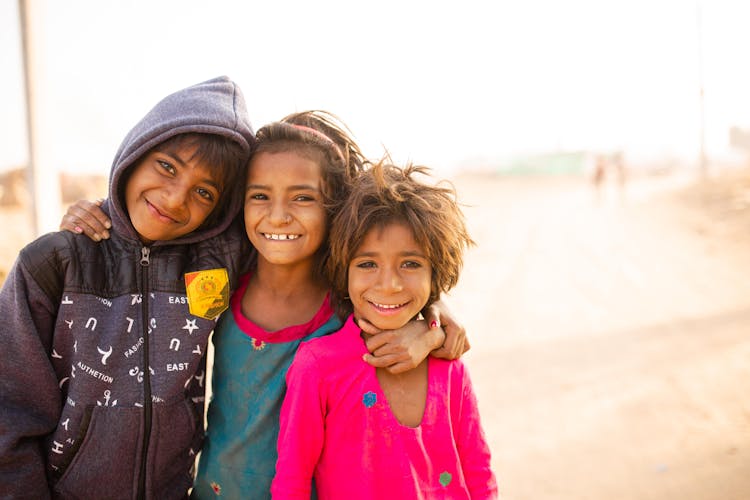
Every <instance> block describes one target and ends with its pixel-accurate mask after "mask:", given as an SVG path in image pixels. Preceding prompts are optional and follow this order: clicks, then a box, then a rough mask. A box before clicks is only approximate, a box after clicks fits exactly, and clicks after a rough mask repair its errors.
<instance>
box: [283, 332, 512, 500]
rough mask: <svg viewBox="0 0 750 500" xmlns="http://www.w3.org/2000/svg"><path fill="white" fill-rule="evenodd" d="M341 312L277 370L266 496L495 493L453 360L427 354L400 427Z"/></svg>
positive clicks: (467, 386) (467, 387)
mask: <svg viewBox="0 0 750 500" xmlns="http://www.w3.org/2000/svg"><path fill="white" fill-rule="evenodd" d="M366 352H367V349H366V347H365V344H364V341H363V340H362V338H361V337H360V330H359V328H358V327H357V326H356V324H355V323H354V321H353V319H352V318H351V317H350V318H349V319H348V320H347V322H346V324H345V325H344V327H343V328H342V329H341V330H340V331H338V332H336V333H334V334H332V335H329V336H326V337H321V338H316V339H313V340H311V341H309V342H304V343H303V344H302V345H301V346H300V348H299V350H298V351H297V355H296V357H295V359H294V362H293V363H292V365H291V367H290V368H289V371H288V373H287V386H288V390H287V394H286V397H285V399H284V404H283V405H282V409H281V428H280V432H279V443H278V452H279V459H278V462H277V464H276V477H275V478H274V481H273V483H272V486H271V493H272V495H273V498H278V499H288V498H304V499H309V498H310V484H311V479H312V478H314V480H315V486H316V489H317V493H318V498H320V499H321V500H327V499H347V500H349V499H352V498H356V499H358V500H360V499H402V498H409V499H420V498H429V499H438V498H445V499H448V498H450V499H464V498H466V499H468V498H497V484H496V481H495V476H494V474H493V473H492V471H491V469H490V451H489V447H488V446H487V443H486V440H485V437H484V432H483V430H482V427H481V424H480V421H479V413H478V410H477V403H476V398H475V396H474V392H473V390H472V386H471V381H470V379H469V376H468V373H467V371H466V368H465V367H464V365H463V363H461V361H446V360H441V359H437V358H433V357H430V358H429V360H428V363H429V364H428V377H429V379H428V380H429V388H428V391H427V401H426V405H425V411H424V416H423V418H422V422H421V424H420V425H419V426H418V427H415V428H411V427H406V426H404V425H401V424H400V423H399V422H398V421H397V420H396V418H395V416H394V415H393V413H392V412H391V410H390V408H389V406H388V402H387V401H386V399H385V396H384V395H383V391H382V390H381V388H380V385H379V383H378V379H377V376H376V373H375V368H373V367H372V366H370V365H368V364H367V363H365V362H364V361H363V360H362V355H363V354H365V353H366Z"/></svg>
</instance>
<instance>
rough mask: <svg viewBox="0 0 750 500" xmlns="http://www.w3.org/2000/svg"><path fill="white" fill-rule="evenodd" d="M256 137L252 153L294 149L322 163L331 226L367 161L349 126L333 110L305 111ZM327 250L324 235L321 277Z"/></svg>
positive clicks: (318, 263)
mask: <svg viewBox="0 0 750 500" xmlns="http://www.w3.org/2000/svg"><path fill="white" fill-rule="evenodd" d="M255 139H256V141H255V145H254V146H253V155H255V154H257V153H272V154H275V153H288V152H293V153H295V154H298V155H301V156H303V157H305V158H308V159H310V160H312V161H314V162H316V163H318V164H319V165H320V175H321V180H322V182H321V190H322V192H321V195H322V197H323V206H324V208H325V210H326V227H329V225H330V221H331V219H332V218H333V215H334V214H335V213H336V212H337V211H338V209H339V207H340V206H341V204H342V203H343V202H344V201H345V200H346V198H347V197H348V194H349V190H350V188H351V185H352V182H353V181H354V180H355V179H356V178H357V176H358V175H359V173H360V172H361V171H362V170H363V168H364V165H365V162H366V160H365V157H364V155H363V154H362V151H360V149H359V146H358V145H357V143H356V142H355V141H354V139H353V138H352V136H351V132H350V131H349V128H348V127H347V126H346V125H345V124H344V123H343V122H342V121H341V120H340V119H339V118H338V117H336V116H335V115H333V114H332V113H328V112H326V111H321V110H311V111H302V112H299V113H293V114H291V115H288V116H285V117H284V118H282V119H281V121H279V122H274V123H270V124H268V125H266V126H264V127H261V128H260V129H259V130H258V131H257V133H256V134H255ZM328 254H329V251H328V238H324V239H323V244H321V246H320V248H319V249H318V251H317V253H316V265H315V272H316V273H317V275H318V276H319V277H321V278H324V277H325V273H324V268H325V265H326V261H327V259H328Z"/></svg>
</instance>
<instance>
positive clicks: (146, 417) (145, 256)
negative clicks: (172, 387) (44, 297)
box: [137, 247, 152, 499]
mask: <svg viewBox="0 0 750 500" xmlns="http://www.w3.org/2000/svg"><path fill="white" fill-rule="evenodd" d="M150 254H151V249H150V248H148V247H142V248H141V262H140V264H141V282H142V283H143V287H142V288H143V295H142V296H141V311H142V312H143V338H144V339H145V342H144V343H143V451H142V453H141V473H140V477H139V478H138V497H137V498H139V499H145V498H146V470H147V468H146V466H147V464H148V447H149V439H150V438H151V409H152V408H151V366H150V363H149V359H150V356H149V342H150V339H149V332H148V330H149V324H150V321H149V318H148V297H149V282H148V266H149V264H150V263H151V261H150Z"/></svg>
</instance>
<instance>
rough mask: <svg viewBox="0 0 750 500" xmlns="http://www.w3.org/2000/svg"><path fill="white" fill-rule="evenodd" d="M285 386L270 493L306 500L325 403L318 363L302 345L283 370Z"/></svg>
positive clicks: (319, 447) (317, 453)
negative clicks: (287, 368)
mask: <svg viewBox="0 0 750 500" xmlns="http://www.w3.org/2000/svg"><path fill="white" fill-rule="evenodd" d="M286 383H287V391H286V396H285V397H284V403H283V404H282V406H281V417H280V428H279V440H278V443H277V449H278V452H279V458H278V460H277V462H276V475H275V476H274V479H273V483H272V484H271V493H272V495H273V497H274V498H284V499H294V498H300V499H304V500H309V499H310V490H311V486H312V480H313V473H314V472H315V466H316V465H317V463H318V459H319V458H320V453H321V451H322V449H323V429H324V425H325V422H324V414H325V400H324V395H323V393H322V386H321V383H320V366H319V363H318V362H317V361H316V360H315V357H314V355H313V354H312V353H311V352H310V350H309V349H305V346H304V344H303V345H302V346H301V347H300V349H299V350H298V351H297V355H296V356H295V358H294V361H293V362H292V364H291V366H290V367H289V370H288V371H287V374H286Z"/></svg>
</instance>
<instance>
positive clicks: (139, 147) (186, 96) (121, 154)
mask: <svg viewBox="0 0 750 500" xmlns="http://www.w3.org/2000/svg"><path fill="white" fill-rule="evenodd" d="M185 133H205V134H215V135H221V136H224V137H227V138H229V139H231V140H233V141H235V142H236V143H237V144H239V145H240V146H241V147H242V150H243V151H244V152H245V153H246V156H247V158H248V159H249V157H250V149H251V146H252V144H253V143H254V141H255V135H254V132H253V129H252V125H251V124H250V120H249V118H248V114H247V107H246V105H245V98H244V96H243V95H242V91H241V90H240V88H239V87H238V86H237V84H236V83H234V82H233V81H232V80H230V79H229V78H228V77H226V76H221V77H218V78H214V79H212V80H208V81H205V82H203V83H199V84H197V85H193V86H191V87H188V88H185V89H183V90H179V91H177V92H175V93H173V94H171V95H168V96H167V97H165V98H164V99H162V100H161V101H160V102H159V103H158V104H157V105H156V106H154V107H153V109H151V111H149V112H148V114H147V115H146V116H144V117H143V119H141V121H140V122H138V124H136V126H135V127H133V129H132V130H131V131H130V132H129V133H128V135H127V136H126V137H125V139H124V140H123V141H122V144H120V148H119V149H118V151H117V154H116V155H115V159H114V162H113V163H112V170H111V173H110V178H109V199H108V200H107V201H106V202H105V204H104V206H103V208H104V210H105V212H107V213H108V214H109V216H110V217H111V219H112V227H113V230H114V231H116V232H117V233H119V234H121V235H122V236H123V237H125V238H128V239H134V240H138V234H137V233H136V231H135V229H134V228H133V225H132V224H131V222H130V218H129V217H128V214H127V210H126V206H125V200H124V199H123V198H122V195H121V193H122V189H121V187H120V184H121V183H122V181H123V179H124V178H126V177H125V176H126V174H127V172H128V170H129V169H130V168H133V167H134V166H135V165H136V163H137V162H138V160H139V159H140V158H141V157H142V156H143V155H144V154H146V153H147V152H148V151H149V150H150V149H151V148H153V147H154V146H156V145H158V144H160V143H162V142H164V141H166V140H167V139H169V138H171V137H173V136H175V135H178V134H185ZM245 165H246V162H245ZM245 165H243V167H244V166H245ZM241 206H242V200H241V199H236V200H232V202H231V204H230V206H229V207H228V212H227V213H228V216H227V217H225V218H224V220H221V221H219V222H218V223H217V224H216V225H214V226H211V227H206V228H200V229H198V230H196V231H194V232H192V233H190V234H187V235H185V236H183V237H181V238H178V239H177V240H173V241H170V242H169V244H178V243H194V242H196V241H202V240H204V239H206V238H210V237H213V236H216V235H217V234H219V233H221V232H222V231H224V230H225V229H226V228H227V227H228V226H229V224H230V223H231V222H232V219H234V217H235V216H236V215H237V214H238V213H239V210H240V208H241ZM155 244H157V245H158V244H159V242H156V243H155Z"/></svg>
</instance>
